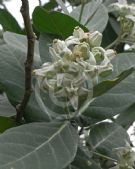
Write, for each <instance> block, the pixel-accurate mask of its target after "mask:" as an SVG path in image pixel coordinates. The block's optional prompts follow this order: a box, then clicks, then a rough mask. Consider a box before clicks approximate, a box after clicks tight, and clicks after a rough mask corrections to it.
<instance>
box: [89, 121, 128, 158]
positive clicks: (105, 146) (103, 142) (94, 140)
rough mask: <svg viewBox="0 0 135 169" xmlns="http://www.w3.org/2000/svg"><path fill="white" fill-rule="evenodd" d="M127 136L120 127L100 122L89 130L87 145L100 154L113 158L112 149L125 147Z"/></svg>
mask: <svg viewBox="0 0 135 169" xmlns="http://www.w3.org/2000/svg"><path fill="white" fill-rule="evenodd" d="M128 141H129V136H128V134H127V132H126V130H124V129H123V128H122V127H121V126H119V125H117V124H115V123H108V122H102V123H100V124H97V125H95V126H94V127H93V128H92V129H91V130H90V135H89V139H88V143H89V144H90V145H91V146H92V147H93V149H94V150H96V151H98V152H99V153H101V154H104V155H107V156H110V157H112V158H114V157H115V152H114V149H115V148H118V147H122V146H125V145H126V142H128Z"/></svg>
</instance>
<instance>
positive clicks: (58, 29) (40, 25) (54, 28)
mask: <svg viewBox="0 0 135 169" xmlns="http://www.w3.org/2000/svg"><path fill="white" fill-rule="evenodd" d="M33 23H34V26H35V28H36V29H37V30H38V31H39V32H40V33H51V34H55V35H59V36H61V37H62V38H67V37H68V36H70V35H72V33H73V30H74V28H75V27H76V26H80V27H81V28H82V29H84V30H85V31H88V30H87V29H86V28H85V27H84V26H82V25H81V24H80V23H79V22H77V21H76V20H75V19H73V18H72V17H70V16H68V15H65V14H63V13H60V12H56V11H53V12H48V11H46V10H45V9H44V8H42V7H36V8H35V10H34V12H33Z"/></svg>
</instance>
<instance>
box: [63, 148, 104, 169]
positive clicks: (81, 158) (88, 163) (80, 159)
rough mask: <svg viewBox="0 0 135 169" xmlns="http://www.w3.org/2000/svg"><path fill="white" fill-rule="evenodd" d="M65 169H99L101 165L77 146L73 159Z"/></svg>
mask: <svg viewBox="0 0 135 169" xmlns="http://www.w3.org/2000/svg"><path fill="white" fill-rule="evenodd" d="M66 169H101V167H100V166H99V165H98V164H97V163H96V162H95V161H94V160H92V159H91V156H90V155H88V154H87V153H86V152H85V150H83V149H82V148H78V150H77V154H76V157H75V159H74V161H73V162H72V163H71V165H70V167H67V168H66Z"/></svg>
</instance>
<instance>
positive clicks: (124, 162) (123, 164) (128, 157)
mask: <svg viewBox="0 0 135 169" xmlns="http://www.w3.org/2000/svg"><path fill="white" fill-rule="evenodd" d="M116 153H117V155H118V158H119V160H118V162H117V164H116V166H115V167H113V168H111V169H134V167H135V152H134V151H133V149H132V147H130V145H129V144H128V145H126V147H119V148H117V149H116Z"/></svg>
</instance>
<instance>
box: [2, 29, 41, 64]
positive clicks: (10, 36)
mask: <svg viewBox="0 0 135 169" xmlns="http://www.w3.org/2000/svg"><path fill="white" fill-rule="evenodd" d="M3 38H4V41H5V42H6V44H8V45H9V46H11V47H13V48H15V49H17V50H19V51H21V52H23V53H25V57H26V53H27V37H26V36H24V35H19V34H16V33H12V32H5V33H4V35H3ZM34 64H35V66H39V65H40V64H41V60H40V54H39V43H38V41H36V42H35V48H34Z"/></svg>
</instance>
